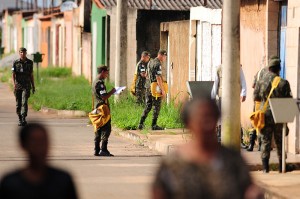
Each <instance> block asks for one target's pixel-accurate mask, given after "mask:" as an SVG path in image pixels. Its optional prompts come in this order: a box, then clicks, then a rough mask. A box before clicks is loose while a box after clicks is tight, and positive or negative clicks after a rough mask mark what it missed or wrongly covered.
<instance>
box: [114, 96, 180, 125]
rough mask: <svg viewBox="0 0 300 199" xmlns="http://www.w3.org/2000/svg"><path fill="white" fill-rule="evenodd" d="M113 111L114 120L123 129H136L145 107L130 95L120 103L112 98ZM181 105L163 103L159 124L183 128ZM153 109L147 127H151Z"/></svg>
mask: <svg viewBox="0 0 300 199" xmlns="http://www.w3.org/2000/svg"><path fill="white" fill-rule="evenodd" d="M110 104H111V111H112V122H113V123H114V124H115V125H116V126H117V127H119V128H122V129H136V128H137V125H138V124H139V120H140V118H141V114H142V112H143V110H144V107H142V106H139V105H137V104H136V103H135V99H134V98H133V97H132V96H130V95H128V96H127V97H126V98H125V97H124V98H123V99H121V100H120V102H118V103H113V99H111V100H110ZM179 112H180V107H175V106H174V104H171V105H167V104H166V103H163V104H162V108H161V111H160V115H159V118H158V122H157V123H158V124H159V125H160V126H163V127H165V128H181V127H182V124H181V122H180V119H179ZM151 122H152V111H151V112H150V113H149V115H148V117H147V119H146V122H145V126H146V129H147V128H150V127H151Z"/></svg>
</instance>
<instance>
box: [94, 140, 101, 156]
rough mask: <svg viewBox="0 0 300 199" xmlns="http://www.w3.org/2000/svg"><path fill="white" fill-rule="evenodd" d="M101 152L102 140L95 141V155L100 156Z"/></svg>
mask: <svg viewBox="0 0 300 199" xmlns="http://www.w3.org/2000/svg"><path fill="white" fill-rule="evenodd" d="M99 153H100V141H95V148H94V156H99Z"/></svg>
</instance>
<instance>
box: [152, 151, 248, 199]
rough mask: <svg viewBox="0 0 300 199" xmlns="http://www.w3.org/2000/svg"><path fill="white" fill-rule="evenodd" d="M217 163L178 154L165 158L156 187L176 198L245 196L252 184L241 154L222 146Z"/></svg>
mask: <svg viewBox="0 0 300 199" xmlns="http://www.w3.org/2000/svg"><path fill="white" fill-rule="evenodd" d="M214 161H215V162H217V163H218V164H217V165H218V166H216V165H214V164H209V163H207V164H198V163H194V162H191V161H186V160H184V159H183V158H181V157H180V156H179V157H178V155H177V154H176V156H175V154H174V155H171V156H169V157H167V158H165V159H164V160H163V161H162V163H161V165H160V167H159V169H158V172H157V174H156V177H155V181H154V184H153V188H154V189H155V190H160V192H162V193H163V194H164V195H165V196H166V198H174V199H185V198H188V199H198V198H209V199H227V198H231V199H241V198H244V197H245V193H246V191H247V189H248V188H249V186H250V185H251V184H252V180H251V177H250V175H249V171H248V167H247V165H246V164H245V162H244V161H243V159H242V158H241V156H240V154H239V153H237V152H235V151H231V150H229V149H226V148H224V147H221V148H220V149H219V151H218V152H217V155H216V157H215V158H214Z"/></svg>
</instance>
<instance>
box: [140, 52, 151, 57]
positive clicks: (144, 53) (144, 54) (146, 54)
mask: <svg viewBox="0 0 300 199" xmlns="http://www.w3.org/2000/svg"><path fill="white" fill-rule="evenodd" d="M142 55H143V56H150V53H149V52H148V51H143V52H142Z"/></svg>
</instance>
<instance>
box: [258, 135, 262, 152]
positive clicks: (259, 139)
mask: <svg viewBox="0 0 300 199" xmlns="http://www.w3.org/2000/svg"><path fill="white" fill-rule="evenodd" d="M257 139H258V151H261V137H260V136H258V138H257Z"/></svg>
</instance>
